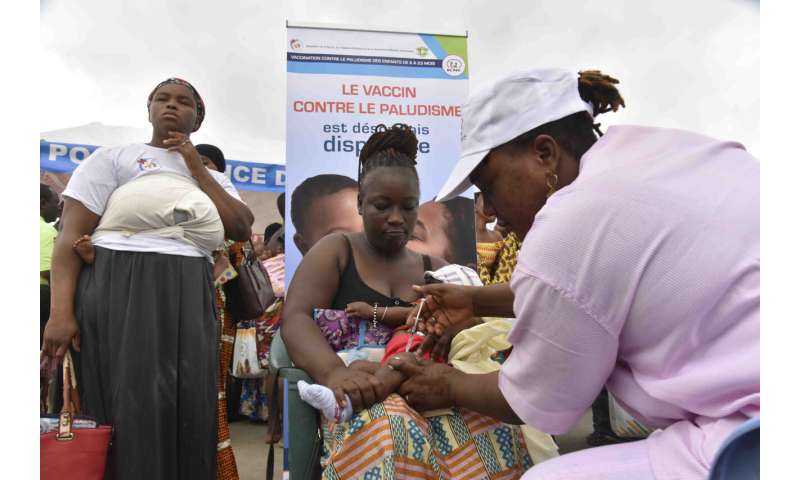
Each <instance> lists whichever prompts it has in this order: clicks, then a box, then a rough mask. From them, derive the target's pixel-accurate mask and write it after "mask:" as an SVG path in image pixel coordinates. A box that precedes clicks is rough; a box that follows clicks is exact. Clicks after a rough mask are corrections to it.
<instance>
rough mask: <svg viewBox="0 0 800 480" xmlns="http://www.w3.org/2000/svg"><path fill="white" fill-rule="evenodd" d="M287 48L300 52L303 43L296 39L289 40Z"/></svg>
mask: <svg viewBox="0 0 800 480" xmlns="http://www.w3.org/2000/svg"><path fill="white" fill-rule="evenodd" d="M289 47H291V49H292V50H300V49H301V48H303V42H301V41H300V40H298V39H296V38H293V39H291V41H289Z"/></svg>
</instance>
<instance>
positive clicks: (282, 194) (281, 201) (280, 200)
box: [276, 192, 286, 222]
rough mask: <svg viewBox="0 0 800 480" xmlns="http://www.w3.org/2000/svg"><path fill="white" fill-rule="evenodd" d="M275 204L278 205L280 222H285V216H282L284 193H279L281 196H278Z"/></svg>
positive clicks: (284, 203) (284, 209)
mask: <svg viewBox="0 0 800 480" xmlns="http://www.w3.org/2000/svg"><path fill="white" fill-rule="evenodd" d="M276 203H277V204H278V213H280V214H281V222H286V216H285V215H284V213H286V193H285V192H281V194H280V195H278V198H277V200H276Z"/></svg>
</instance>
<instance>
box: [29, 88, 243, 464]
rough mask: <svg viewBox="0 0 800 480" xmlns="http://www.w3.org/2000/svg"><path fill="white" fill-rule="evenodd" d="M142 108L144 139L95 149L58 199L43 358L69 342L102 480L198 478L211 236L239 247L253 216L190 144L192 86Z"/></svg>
mask: <svg viewBox="0 0 800 480" xmlns="http://www.w3.org/2000/svg"><path fill="white" fill-rule="evenodd" d="M147 110H148V114H149V120H150V123H151V124H152V126H153V130H152V137H151V140H150V142H149V143H147V144H133V145H125V146H119V147H110V148H99V149H97V150H96V151H95V152H94V153H93V154H92V155H91V156H89V158H87V159H86V160H84V161H83V162H82V163H81V165H80V166H78V168H77V169H76V170H75V172H74V173H73V175H72V177H71V179H70V181H69V184H68V185H67V188H66V190H65V191H64V197H65V201H64V226H63V230H62V233H61V235H59V237H58V240H57V242H56V246H55V254H54V259H53V269H52V279H53V285H54V288H53V302H52V306H51V312H50V320H49V321H48V325H47V328H46V329H45V333H44V345H43V351H44V354H45V355H46V356H47V357H48V358H49V359H51V360H54V361H60V359H61V358H62V357H63V355H64V354H65V352H66V351H67V349H68V348H69V347H70V345H72V349H73V356H74V357H75V360H76V366H77V373H78V376H79V380H78V384H79V385H81V389H80V393H81V405H82V407H83V413H85V414H87V415H91V416H94V417H96V418H97V420H98V422H99V423H103V424H110V425H112V426H113V427H114V443H113V446H112V449H111V451H110V457H109V462H108V469H107V475H106V476H107V478H112V477H113V478H114V479H115V480H126V479H131V480H133V479H137V480H138V479H142V478H147V479H149V480H167V479H174V478H192V479H207V480H210V479H213V478H215V473H216V463H217V462H216V458H217V456H216V454H217V427H216V425H217V423H216V419H215V417H216V415H215V413H216V408H217V399H218V392H217V388H216V387H217V382H218V376H217V370H218V367H219V364H218V362H217V358H218V357H217V348H218V342H217V338H218V337H217V335H218V326H217V319H216V315H215V306H214V288H213V287H214V282H213V280H214V279H213V267H212V258H213V257H212V252H213V251H214V250H216V249H217V247H219V245H220V244H222V242H223V239H224V238H230V239H233V240H239V241H241V240H246V239H249V238H250V225H251V224H252V222H253V215H252V213H251V212H250V209H249V208H247V206H246V205H245V204H244V203H242V202H241V200H240V198H239V195H238V193H237V192H236V190H235V189H234V188H233V185H231V183H230V180H228V178H227V177H226V176H225V175H223V174H222V173H219V172H216V171H212V170H210V169H207V168H205V167H204V165H203V162H202V160H201V159H200V155H199V154H198V153H197V150H196V149H195V148H194V146H193V145H192V143H191V140H190V138H189V136H190V134H191V133H192V132H194V131H196V130H197V129H198V128H199V127H200V125H201V123H202V121H203V117H204V115H205V106H204V104H203V101H202V99H201V98H200V95H199V94H198V93H197V90H196V89H195V88H194V87H193V86H192V85H190V84H189V83H188V82H186V81H184V80H180V79H176V78H170V79H167V80H166V81H164V82H161V83H160V84H158V85H157V86H156V88H154V89H153V91H152V92H151V94H150V95H149V97H148V100H147ZM92 232H94V233H92ZM123 232H124V233H123ZM88 234H92V243H93V244H94V259H93V263H92V264H90V265H84V266H83V267H82V268H81V263H82V262H81V258H80V257H79V255H77V254H76V252H75V251H74V250H73V247H74V243H75V242H76V241H77V240H78V239H79V238H81V237H82V236H83V235H88Z"/></svg>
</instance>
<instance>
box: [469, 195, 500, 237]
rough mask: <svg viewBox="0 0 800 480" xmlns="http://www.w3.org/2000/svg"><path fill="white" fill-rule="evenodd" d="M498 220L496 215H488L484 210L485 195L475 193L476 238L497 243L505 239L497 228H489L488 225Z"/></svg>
mask: <svg viewBox="0 0 800 480" xmlns="http://www.w3.org/2000/svg"><path fill="white" fill-rule="evenodd" d="M496 221H497V217H496V216H495V215H486V213H485V212H484V211H483V195H481V192H478V193H476V194H475V240H476V241H477V242H478V243H479V244H480V243H497V242H501V241H502V240H503V235H502V234H500V233H499V232H497V231H495V230H489V228H488V225H489V224H491V223H494V222H496Z"/></svg>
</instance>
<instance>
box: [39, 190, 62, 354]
mask: <svg viewBox="0 0 800 480" xmlns="http://www.w3.org/2000/svg"><path fill="white" fill-rule="evenodd" d="M60 205H61V203H60V202H59V199H58V195H56V194H55V192H53V191H52V190H51V189H50V187H48V186H47V185H45V184H44V183H40V184H39V344H41V343H42V338H43V335H44V327H45V324H47V319H48V318H49V317H50V264H51V263H52V259H53V245H54V244H55V241H56V236H57V235H58V232H57V231H56V229H55V228H54V227H53V225H52V223H53V222H55V221H56V219H57V218H58V217H59V216H60V215H61V209H60Z"/></svg>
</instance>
